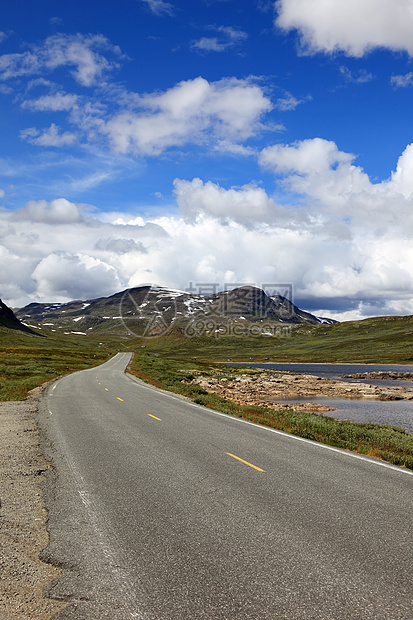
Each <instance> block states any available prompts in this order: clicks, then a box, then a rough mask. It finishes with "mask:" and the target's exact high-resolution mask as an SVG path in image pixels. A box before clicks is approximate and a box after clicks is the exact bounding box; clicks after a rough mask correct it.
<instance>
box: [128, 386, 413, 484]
mask: <svg viewBox="0 0 413 620" xmlns="http://www.w3.org/2000/svg"><path fill="white" fill-rule="evenodd" d="M125 376H126V377H127V375H125ZM131 381H133V379H131ZM133 383H134V384H135V385H137V386H138V387H141V388H144V389H146V390H151V391H159V392H161V393H162V394H163V395H164V396H169V398H173V399H174V400H176V401H178V402H182V401H181V399H179V398H177V397H176V396H175V395H174V394H168V392H166V390H157V388H155V387H151V386H147V385H142V384H141V383H137V382H136V381H133ZM185 402H186V404H187V405H191V406H192V407H195V408H197V409H201V410H202V411H207V412H208V413H212V414H214V415H219V416H221V417H222V418H225V419H227V420H232V421H234V422H242V423H243V424H249V425H250V426H255V428H259V429H261V430H263V431H269V432H270V433H275V434H276V435H282V436H283V437H287V438H288V439H295V440H296V441H303V442H304V443H307V444H309V445H310V446H315V447H318V448H323V449H324V450H330V451H331V452H336V453H337V454H342V455H344V456H349V457H351V458H353V459H358V460H359V461H364V462H365V463H370V464H371V465H379V466H380V467H385V468H386V469H392V470H393V471H397V472H400V473H402V474H407V475H409V476H413V471H412V470H410V469H404V468H403V467H398V466H397V465H392V464H391V463H385V462H384V461H379V460H378V459H374V458H369V457H367V456H363V455H362V454H357V453H356V452H350V450H346V449H345V448H335V447H334V446H329V445H327V444H324V443H319V442H318V441H312V440H311V439H305V438H304V437H298V436H297V435H292V434H290V433H285V432H284V431H279V430H277V429H276V428H271V427H270V426H264V425H263V424H256V423H255V422H250V421H249V420H243V419H242V418H238V417H236V416H232V415H229V414H227V413H221V412H220V411H215V409H209V407H204V406H203V405H198V404H197V403H193V402H191V401H185Z"/></svg>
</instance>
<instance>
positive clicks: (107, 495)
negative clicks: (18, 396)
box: [40, 353, 413, 620]
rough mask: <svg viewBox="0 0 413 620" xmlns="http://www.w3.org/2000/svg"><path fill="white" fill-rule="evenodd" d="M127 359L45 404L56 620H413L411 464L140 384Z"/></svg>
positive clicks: (70, 380) (58, 389)
mask: <svg viewBox="0 0 413 620" xmlns="http://www.w3.org/2000/svg"><path fill="white" fill-rule="evenodd" d="M129 359H130V354H128V353H126V354H125V353H124V354H118V355H117V356H116V357H114V358H113V359H112V360H110V361H109V362H107V363H106V364H103V365H102V366H100V367H98V368H96V369H92V370H88V371H83V372H80V373H76V374H73V375H70V376H68V377H66V378H64V379H61V380H59V381H58V382H57V383H55V384H54V385H53V386H52V388H51V389H50V391H49V394H48V397H47V398H46V399H45V400H44V402H43V407H42V411H41V413H40V425H41V429H42V435H43V440H44V449H45V451H46V454H47V455H48V457H49V458H50V459H51V460H52V461H53V463H54V466H55V471H56V474H55V475H54V476H53V477H49V481H48V484H47V489H46V497H47V503H48V508H49V511H50V512H49V530H50V537H51V539H50V545H49V547H48V549H47V550H46V551H45V553H44V557H45V558H47V559H49V560H51V561H53V562H54V563H56V564H57V565H59V566H63V567H65V568H66V570H65V571H64V572H63V575H62V577H60V578H59V579H58V580H57V582H55V583H53V584H52V585H51V587H50V592H49V593H50V595H51V596H56V597H59V598H62V599H63V600H67V601H68V603H69V605H68V607H67V608H66V609H65V610H64V611H63V612H60V614H59V615H58V616H56V618H59V619H61V618H77V619H83V618H85V619H91V618H93V619H94V620H97V619H100V618H110V619H112V620H116V619H118V618H120V619H122V620H126V619H128V618H148V619H155V618H158V619H161V620H169V619H177V620H178V619H179V620H181V619H182V620H185V619H191V620H197V619H214V618H231V619H237V620H243V619H247V618H248V619H254V620H258V619H264V618H265V619H266V618H271V619H272V618H274V619H276V618H285V619H288V620H293V619H310V618H317V619H318V620H320V619H327V618H329V619H334V620H336V619H340V618H351V619H355V618H363V619H366V618H375V619H377V618H380V619H381V620H382V619H387V618H388V619H391V620H395V619H406V620H407V619H409V620H411V618H412V617H413V586H412V567H413V548H412V544H413V543H412V541H413V532H412V508H413V477H412V473H413V472H412V473H409V472H408V471H406V470H402V469H399V468H396V467H392V466H386V465H385V464H383V463H381V462H379V461H376V460H374V459H368V458H363V457H360V456H357V455H352V454H350V453H348V452H345V451H340V450H334V449H330V448H328V447H325V446H321V445H320V444H317V443H314V442H310V441H306V440H302V439H298V438H294V437H292V436H289V435H285V434H283V433H279V432H277V431H272V430H270V429H266V428H264V427H260V426H256V425H254V424H249V423H246V422H243V421H241V420H239V419H237V418H232V417H229V416H225V415H222V414H219V413H216V412H213V411H210V410H207V409H205V408H203V407H200V406H198V405H195V404H192V403H189V402H187V401H185V400H183V399H180V398H177V397H174V396H172V395H170V394H167V393H164V392H161V391H159V390H156V389H153V388H151V387H148V386H145V385H140V384H139V383H136V382H135V381H133V380H132V379H131V378H129V377H128V376H126V375H125V374H124V370H125V368H126V366H127V363H128V361H129Z"/></svg>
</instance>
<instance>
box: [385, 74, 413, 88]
mask: <svg viewBox="0 0 413 620" xmlns="http://www.w3.org/2000/svg"><path fill="white" fill-rule="evenodd" d="M390 83H391V84H392V86H396V87H398V88H405V87H406V86H412V84H413V71H411V72H410V73H405V75H392V77H391V79H390Z"/></svg>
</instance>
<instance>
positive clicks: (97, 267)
mask: <svg viewBox="0 0 413 620" xmlns="http://www.w3.org/2000/svg"><path fill="white" fill-rule="evenodd" d="M32 278H33V279H34V280H35V281H36V282H37V289H38V293H39V295H40V296H43V297H51V298H56V297H59V298H60V297H63V298H67V297H69V298H70V297H72V298H74V299H79V298H80V299H84V298H85V297H86V298H93V297H99V296H101V295H105V294H106V295H109V294H110V293H112V292H113V290H114V289H116V288H119V287H120V282H119V279H118V277H117V274H116V270H115V269H114V268H113V267H111V266H110V265H108V264H107V263H104V262H103V261H101V260H99V259H96V258H92V257H91V256H88V255H83V254H71V253H69V252H61V253H54V254H49V256H47V257H46V258H43V259H42V260H41V261H40V263H39V264H38V265H37V267H36V268H35V269H34V271H33V273H32Z"/></svg>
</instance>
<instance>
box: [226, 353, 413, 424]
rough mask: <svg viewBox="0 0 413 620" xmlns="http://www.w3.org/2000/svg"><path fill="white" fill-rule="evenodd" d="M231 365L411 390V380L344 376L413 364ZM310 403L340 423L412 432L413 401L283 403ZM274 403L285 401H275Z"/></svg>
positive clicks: (325, 399) (398, 369)
mask: <svg viewBox="0 0 413 620" xmlns="http://www.w3.org/2000/svg"><path fill="white" fill-rule="evenodd" d="M229 365H231V366H248V367H253V368H263V369H266V370H278V371H289V372H298V373H302V374H305V375H316V376H317V377H325V378H328V379H338V380H341V381H349V382H352V383H369V384H370V385H379V386H387V385H389V386H396V385H399V386H402V387H405V388H407V389H411V390H413V381H398V380H395V381H393V380H388V381H386V380H381V379H380V380H379V379H348V378H345V379H344V378H343V375H352V374H355V373H359V372H379V371H393V372H413V365H408V364H404V365H402V364H281V363H280V364H254V363H250V364H248V363H237V364H236V363H231V364H229ZM309 400H311V401H313V402H317V403H320V404H323V405H328V406H329V407H335V408H336V410H335V411H328V412H326V414H325V415H328V416H330V417H332V418H337V419H340V420H343V419H346V420H351V421H352V422H373V423H375V424H392V425H394V426H400V427H401V428H404V429H405V430H406V432H407V433H413V400H397V401H394V400H393V401H381V400H364V399H363V400H357V399H347V398H329V397H327V396H325V397H324V396H322V397H317V398H316V397H314V396H311V397H306V398H299V399H289V400H287V401H285V402H289V403H296V402H308V401H309ZM277 402H284V401H282V400H278V399H277Z"/></svg>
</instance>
